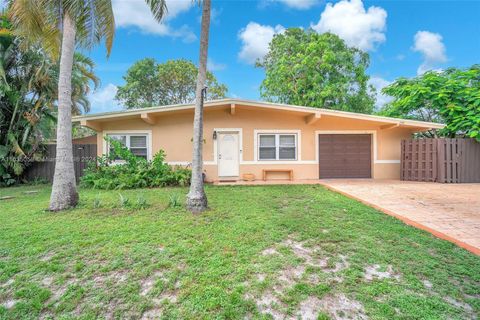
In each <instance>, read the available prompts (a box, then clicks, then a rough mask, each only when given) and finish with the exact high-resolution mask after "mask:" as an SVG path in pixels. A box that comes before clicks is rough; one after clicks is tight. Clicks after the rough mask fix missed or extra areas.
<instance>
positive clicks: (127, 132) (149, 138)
mask: <svg viewBox="0 0 480 320" xmlns="http://www.w3.org/2000/svg"><path fill="white" fill-rule="evenodd" d="M121 134H124V135H135V134H145V135H147V160H149V161H150V160H152V158H153V155H152V152H153V143H152V130H104V131H102V145H103V148H102V152H103V154H107V143H106V141H105V136H107V135H121Z"/></svg>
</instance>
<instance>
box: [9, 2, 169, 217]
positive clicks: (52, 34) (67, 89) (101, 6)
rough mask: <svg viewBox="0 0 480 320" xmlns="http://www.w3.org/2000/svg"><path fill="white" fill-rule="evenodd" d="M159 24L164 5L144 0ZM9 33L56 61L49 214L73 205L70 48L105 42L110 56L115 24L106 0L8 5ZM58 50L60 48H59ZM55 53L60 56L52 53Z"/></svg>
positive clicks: (71, 54)
mask: <svg viewBox="0 0 480 320" xmlns="http://www.w3.org/2000/svg"><path fill="white" fill-rule="evenodd" d="M146 2H147V4H149V6H150V8H151V11H152V13H153V15H154V17H155V18H156V19H157V20H158V21H160V19H161V18H162V17H163V15H164V13H165V10H166V3H165V0H146ZM9 10H10V14H11V17H12V22H13V24H14V25H15V31H16V32H17V33H18V34H20V35H22V36H23V37H24V38H25V39H27V40H31V41H34V42H37V41H40V42H41V43H42V45H44V47H45V48H46V49H47V50H49V52H50V53H51V54H52V56H53V57H58V56H60V67H59V81H58V118H57V154H56V159H55V174H54V178H53V186H52V194H51V198H50V205H49V209H50V210H51V211H59V210H64V209H67V208H69V207H72V206H75V205H76V204H77V202H78V193H77V190H76V182H75V173H74V168H73V154H72V121H71V120H72V119H71V116H72V111H71V104H72V72H73V60H74V50H75V46H76V45H77V46H80V47H85V48H91V47H92V46H93V45H95V44H97V43H98V42H100V41H101V40H102V39H105V46H106V49H107V55H108V54H109V53H110V50H111V47H112V43H113V36H114V32H115V22H114V16H113V9H112V3H111V0H61V1H51V0H13V1H12V4H11V6H10V8H9ZM60 48H61V49H60ZM58 52H60V54H58Z"/></svg>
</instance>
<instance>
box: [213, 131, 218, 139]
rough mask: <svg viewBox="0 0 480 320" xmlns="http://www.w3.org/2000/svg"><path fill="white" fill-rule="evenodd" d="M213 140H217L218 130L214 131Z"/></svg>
mask: <svg viewBox="0 0 480 320" xmlns="http://www.w3.org/2000/svg"><path fill="white" fill-rule="evenodd" d="M213 140H217V131H215V130H214V131H213Z"/></svg>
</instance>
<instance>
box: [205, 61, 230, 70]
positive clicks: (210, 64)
mask: <svg viewBox="0 0 480 320" xmlns="http://www.w3.org/2000/svg"><path fill="white" fill-rule="evenodd" d="M226 68H227V65H226V64H224V63H218V62H215V61H214V60H213V59H210V58H209V59H208V61H207V69H208V71H210V72H214V71H222V70H225V69H226Z"/></svg>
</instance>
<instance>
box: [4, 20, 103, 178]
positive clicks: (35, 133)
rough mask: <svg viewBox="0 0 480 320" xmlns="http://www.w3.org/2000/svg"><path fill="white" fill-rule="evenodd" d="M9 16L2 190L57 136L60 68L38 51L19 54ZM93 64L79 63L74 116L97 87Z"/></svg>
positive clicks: (6, 23) (79, 59)
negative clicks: (55, 132) (56, 114)
mask: <svg viewBox="0 0 480 320" xmlns="http://www.w3.org/2000/svg"><path fill="white" fill-rule="evenodd" d="M20 45H21V41H20V39H19V38H18V37H16V36H15V35H14V34H13V32H12V26H11V24H10V21H9V19H8V18H7V16H6V15H2V16H0V75H1V76H0V132H1V134H0V184H1V185H10V184H13V183H16V182H18V181H19V178H20V177H21V174H22V172H23V171H24V168H25V167H26V166H28V164H29V163H30V162H31V161H32V160H35V159H39V158H40V157H41V156H42V151H43V149H44V148H43V146H44V143H45V142H46V141H48V140H49V139H50V138H51V137H52V134H54V126H55V121H56V117H55V106H56V100H57V96H58V90H57V85H56V83H57V82H58V64H57V63H55V62H52V60H51V58H50V57H49V56H48V55H47V54H45V52H44V50H42V49H41V48H40V47H38V46H33V45H32V46H31V47H30V48H23V49H24V50H20V48H19V47H20ZM93 67H94V66H93V62H92V61H91V60H89V59H87V58H85V57H84V56H83V55H81V54H80V53H76V55H75V61H74V70H75V72H74V73H73V80H72V82H73V83H72V84H73V86H72V89H73V91H74V92H75V95H74V97H73V100H72V112H75V113H80V112H81V111H82V110H84V111H87V110H88V108H89V104H88V100H87V99H86V95H87V94H88V92H89V89H90V87H89V85H90V83H91V82H93V84H96V83H98V78H97V77H96V76H95V75H94V74H93Z"/></svg>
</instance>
